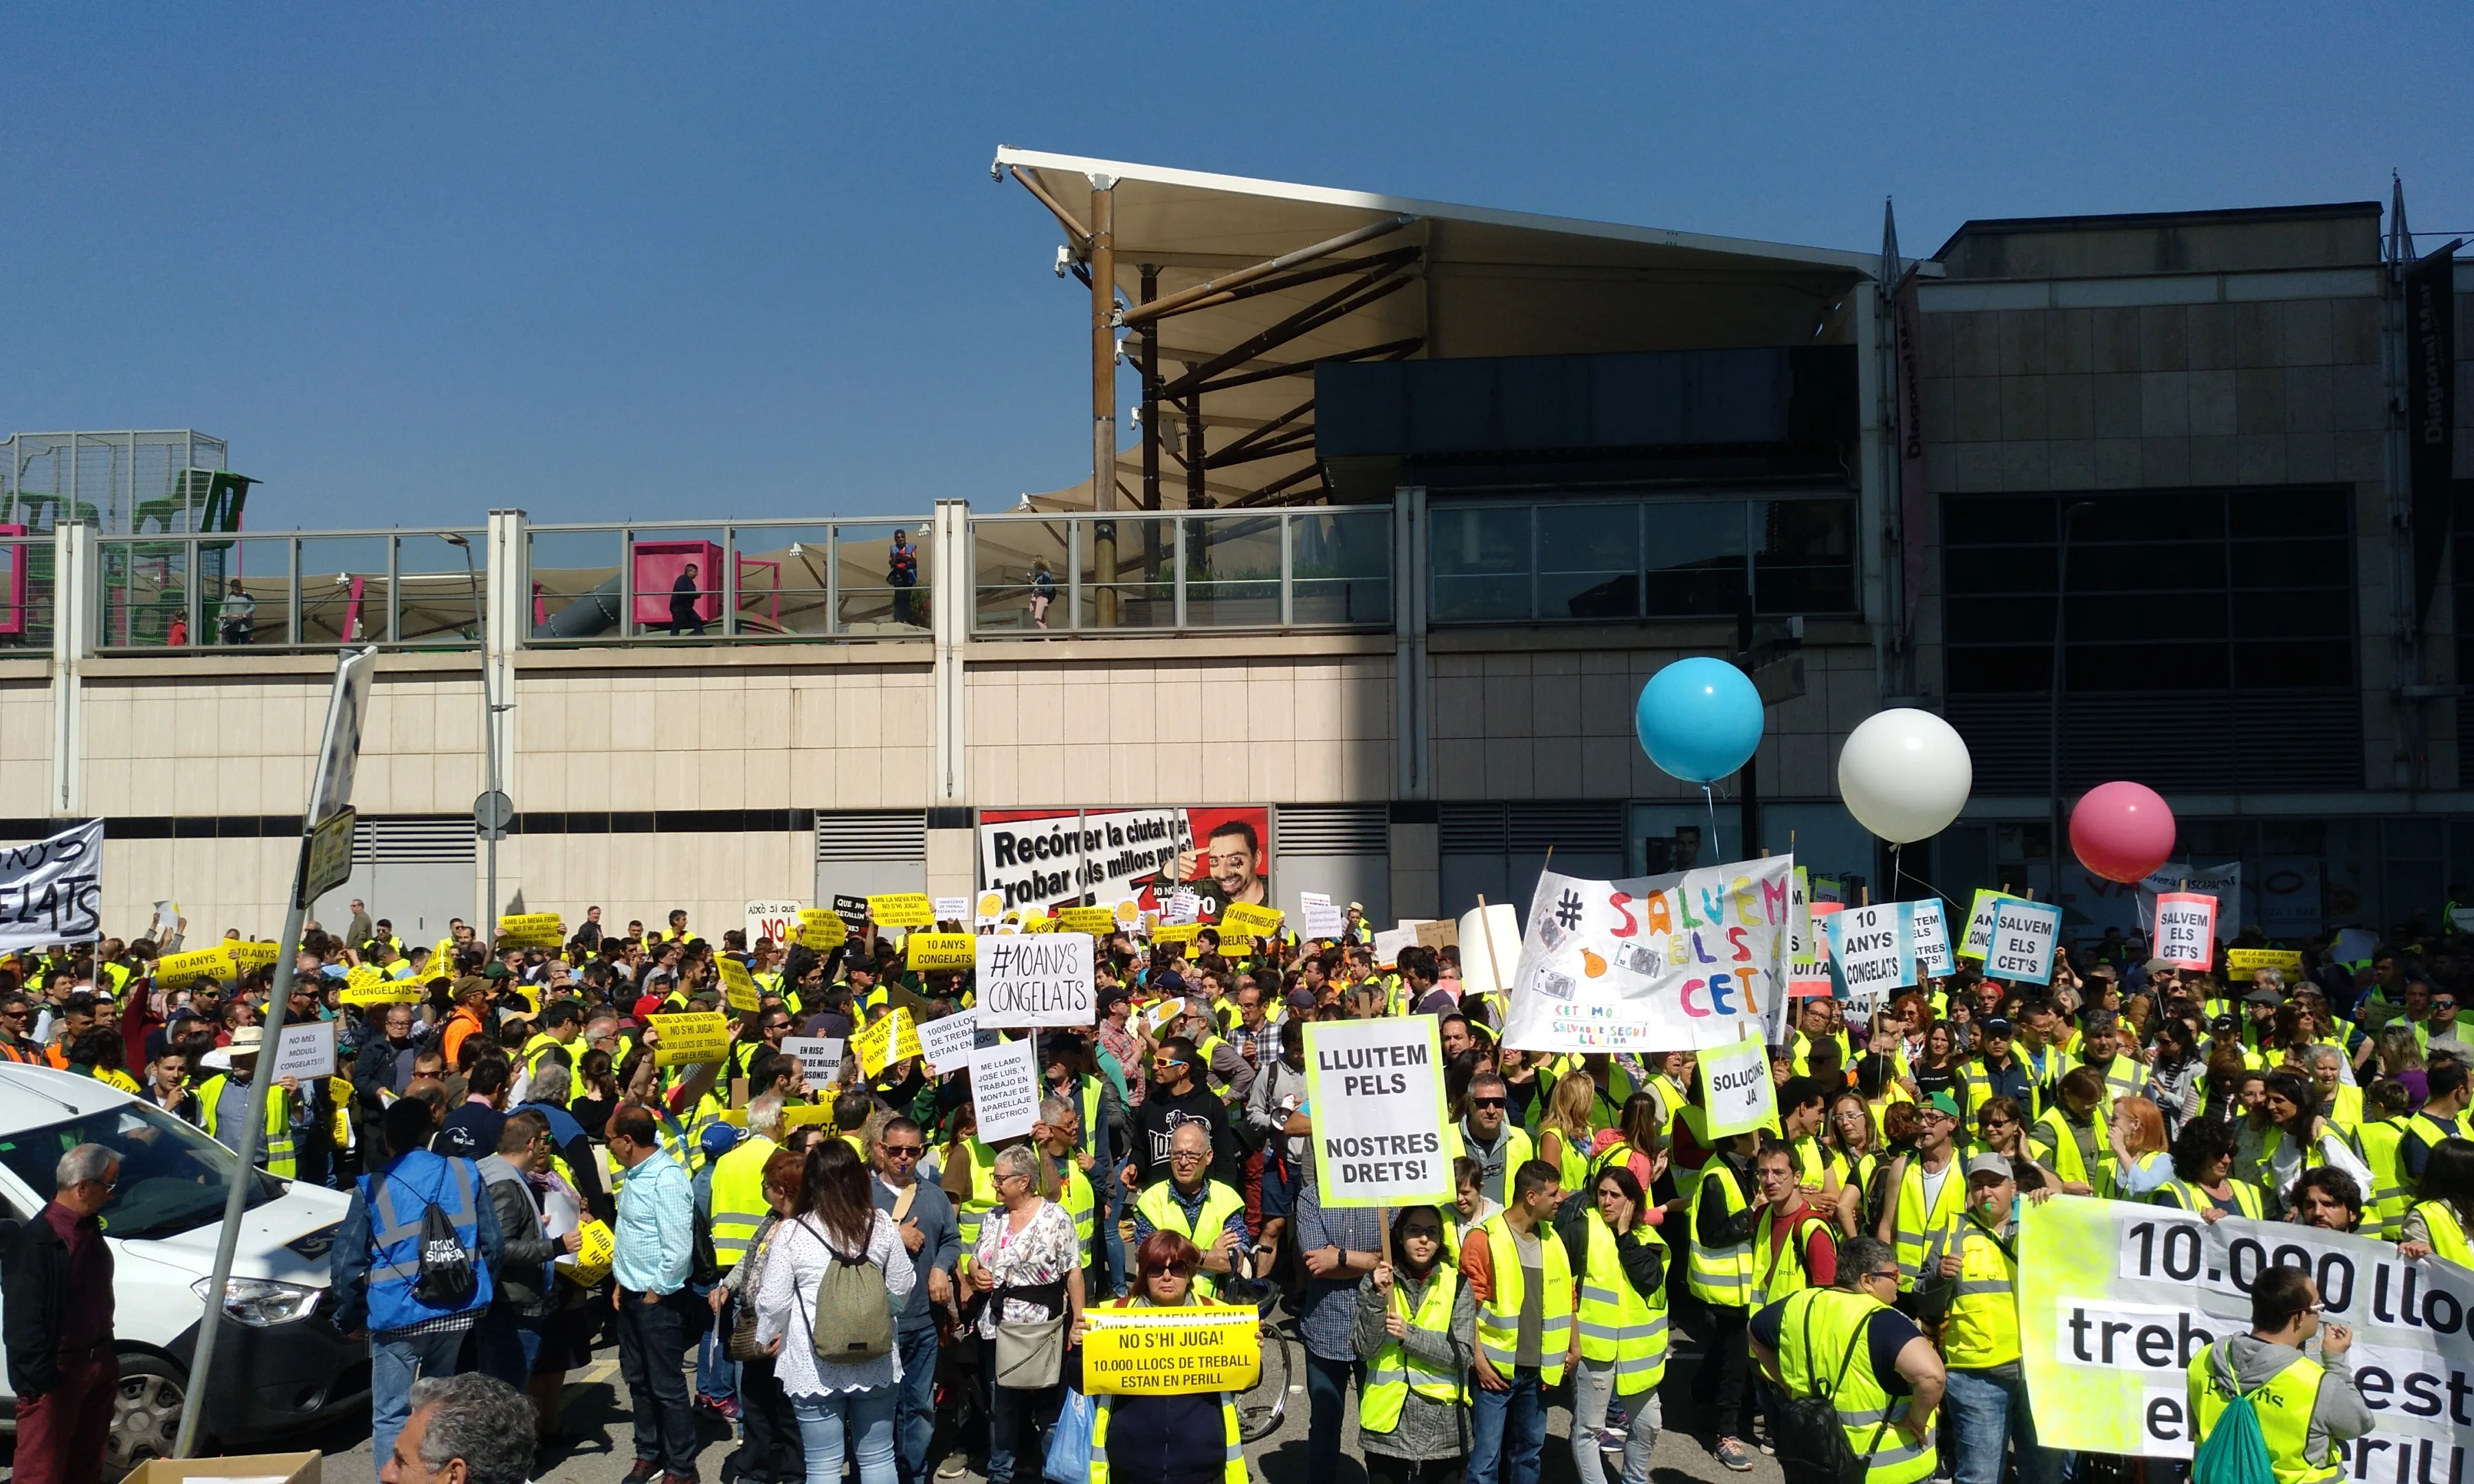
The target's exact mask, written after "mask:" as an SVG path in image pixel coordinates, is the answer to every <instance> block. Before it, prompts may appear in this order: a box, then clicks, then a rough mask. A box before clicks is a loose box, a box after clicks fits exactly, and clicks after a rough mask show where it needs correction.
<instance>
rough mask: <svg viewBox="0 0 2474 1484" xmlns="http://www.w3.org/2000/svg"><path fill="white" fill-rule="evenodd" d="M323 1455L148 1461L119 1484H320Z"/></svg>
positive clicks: (234, 1456)
mask: <svg viewBox="0 0 2474 1484" xmlns="http://www.w3.org/2000/svg"><path fill="white" fill-rule="evenodd" d="M322 1456H323V1455H321V1454H319V1453H317V1452H315V1451H312V1452H306V1453H234V1454H232V1455H231V1456H230V1457H227V1458H150V1459H148V1460H146V1462H144V1463H142V1464H139V1465H138V1466H137V1467H136V1468H135V1469H133V1470H132V1471H131V1472H130V1473H129V1476H128V1477H127V1478H126V1479H124V1480H123V1481H122V1484H180V1481H181V1480H184V1479H199V1480H210V1481H212V1484H240V1481H243V1480H246V1481H247V1484H320V1481H319V1477H318V1464H319V1460H320V1458H321V1457H322Z"/></svg>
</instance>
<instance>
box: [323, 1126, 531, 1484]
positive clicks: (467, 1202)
mask: <svg viewBox="0 0 2474 1484" xmlns="http://www.w3.org/2000/svg"><path fill="white" fill-rule="evenodd" d="M384 1132H385V1138H386V1148H387V1162H386V1163H385V1165H384V1166H383V1167H381V1168H380V1169H378V1170H377V1171H376V1173H375V1174H370V1175H364V1176H362V1177H361V1179H360V1180H359V1181H358V1182H356V1183H355V1184H354V1185H353V1188H352V1209H350V1210H348V1211H346V1212H345V1213H344V1226H343V1230H342V1231H340V1232H338V1233H336V1234H335V1247H334V1257H333V1272H332V1283H331V1286H332V1288H333V1291H334V1294H335V1302H336V1310H335V1325H336V1328H340V1329H342V1330H343V1331H344V1332H345V1334H346V1335H348V1336H350V1337H352V1338H355V1339H357V1338H359V1337H360V1336H361V1335H362V1334H364V1333H366V1334H367V1335H368V1336H369V1339H370V1438H371V1441H370V1456H371V1457H372V1458H374V1459H377V1460H379V1461H381V1462H383V1461H384V1460H385V1459H387V1458H389V1457H391V1456H393V1454H394V1452H395V1439H396V1434H398V1433H399V1432H401V1431H402V1430H403V1424H404V1420H405V1419H406V1418H408V1417H410V1416H411V1415H412V1383H413V1382H414V1381H415V1380H418V1379H420V1378H421V1377H423V1376H453V1375H454V1374H455V1371H456V1366H455V1360H456V1352H458V1351H460V1350H462V1349H463V1346H464V1336H465V1334H466V1332H467V1331H469V1330H470V1329H471V1328H473V1325H474V1324H475V1323H476V1322H478V1321H479V1319H480V1317H481V1316H482V1314H484V1313H486V1312H487V1311H488V1310H489V1307H490V1299H491V1294H492V1283H491V1275H492V1273H493V1272H494V1271H495V1270H496V1269H497V1266H498V1263H499V1247H498V1222H497V1215H496V1213H495V1212H494V1211H493V1210H492V1209H491V1206H490V1202H489V1196H488V1193H487V1192H486V1191H485V1190H484V1189H483V1187H482V1183H481V1172H480V1170H479V1169H478V1167H476V1166H475V1165H474V1164H473V1161H470V1160H458V1159H450V1158H449V1157H448V1156H445V1155H437V1154H431V1153H430V1152H429V1150H428V1149H427V1147H426V1146H427V1144H428V1142H429V1137H430V1112H429V1105H428V1104H427V1103H425V1102H424V1101H423V1100H421V1099H420V1098H413V1097H407V1098H403V1099H400V1100H399V1101H398V1102H396V1103H395V1104H393V1105H392V1106H390V1107H389V1108H388V1109H387V1111H386V1122H385V1130H384ZM433 1207H435V1208H436V1209H438V1210H439V1211H440V1212H442V1213H443V1214H444V1215H445V1216H446V1218H447V1222H448V1224H449V1226H450V1227H452V1228H453V1229H454V1233H455V1244H456V1246H457V1247H458V1248H460V1249H461V1250H462V1253H463V1259H464V1260H463V1270H462V1274H461V1275H460V1279H459V1276H458V1275H457V1274H456V1273H455V1272H454V1264H453V1262H452V1260H451V1258H449V1259H448V1260H446V1261H443V1262H442V1261H441V1260H440V1259H441V1258H442V1257H445V1255H443V1254H439V1253H435V1252H433V1253H431V1254H428V1256H429V1257H430V1259H431V1260H430V1272H429V1273H428V1274H427V1275H426V1276H425V1277H424V1271H423V1257H424V1253H423V1250H422V1249H423V1243H422V1227H423V1224H424V1218H425V1217H426V1215H427V1213H428V1212H429V1210H430V1209H431V1208H433Z"/></svg>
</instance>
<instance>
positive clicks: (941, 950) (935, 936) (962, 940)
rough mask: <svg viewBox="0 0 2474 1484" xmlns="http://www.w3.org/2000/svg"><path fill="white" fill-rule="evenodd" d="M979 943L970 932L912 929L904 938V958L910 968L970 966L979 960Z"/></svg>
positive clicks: (958, 967) (903, 960)
mask: <svg viewBox="0 0 2474 1484" xmlns="http://www.w3.org/2000/svg"><path fill="white" fill-rule="evenodd" d="M978 945H979V940H978V939H976V938H974V937H972V936H971V935H970V934H969V933H912V934H911V935H910V937H908V938H906V939H904V940H903V944H902V962H903V963H904V965H905V966H907V967H909V968H911V969H968V968H970V967H971V966H972V965H973V964H975V963H977V962H978V961H979V953H978Z"/></svg>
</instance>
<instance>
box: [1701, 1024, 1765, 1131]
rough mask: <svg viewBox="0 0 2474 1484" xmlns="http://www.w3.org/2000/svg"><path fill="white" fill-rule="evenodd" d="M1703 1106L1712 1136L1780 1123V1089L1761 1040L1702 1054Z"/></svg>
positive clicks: (1740, 1042)
mask: <svg viewBox="0 0 2474 1484" xmlns="http://www.w3.org/2000/svg"><path fill="white" fill-rule="evenodd" d="M1701 1103H1702V1106H1703V1107H1704V1108H1705V1109H1707V1110H1708V1115H1709V1120H1710V1137H1711V1138H1725V1137H1728V1136H1729V1135H1733V1134H1746V1133H1750V1132H1751V1131H1752V1130H1754V1129H1763V1128H1771V1127H1774V1126H1775V1125H1776V1124H1777V1123H1778V1089H1777V1088H1776V1087H1775V1086H1774V1085H1772V1083H1771V1082H1770V1058H1769V1048H1768V1047H1767V1046H1764V1045H1763V1044H1761V1042H1759V1041H1737V1042H1735V1043H1734V1045H1732V1046H1717V1047H1705V1048H1704V1049H1703V1050H1702V1052H1701Z"/></svg>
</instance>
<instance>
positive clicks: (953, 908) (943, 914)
mask: <svg viewBox="0 0 2474 1484" xmlns="http://www.w3.org/2000/svg"><path fill="white" fill-rule="evenodd" d="M935 906H936V921H937V922H969V921H970V918H971V898H968V897H939V898H936V903H935Z"/></svg>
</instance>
